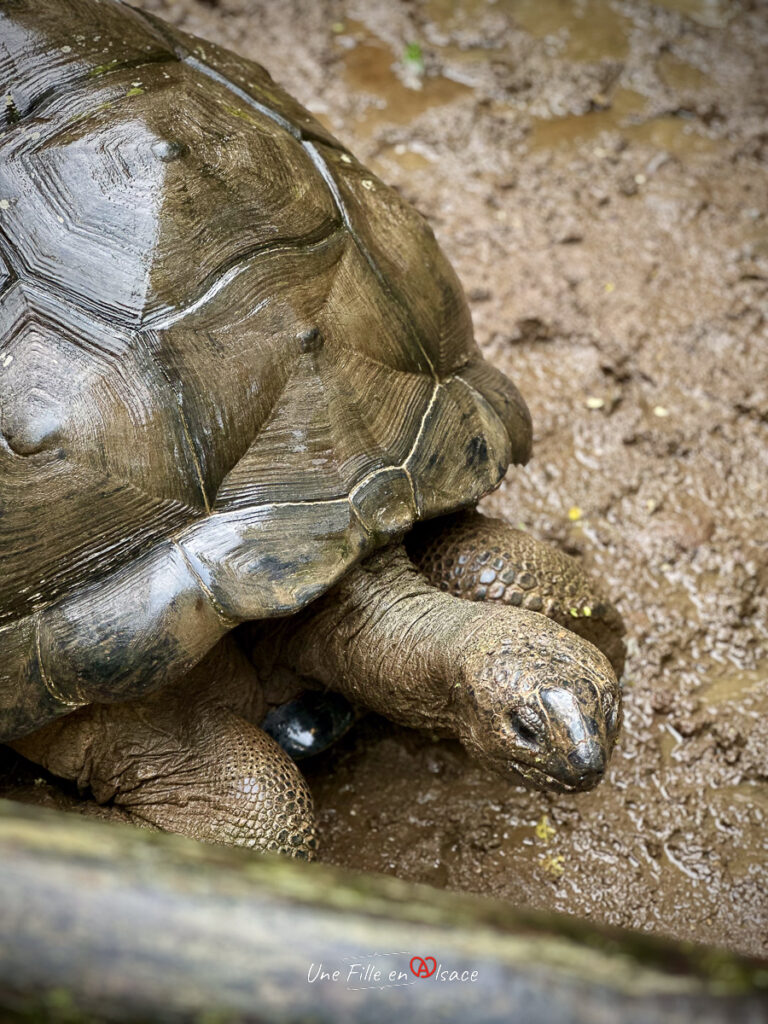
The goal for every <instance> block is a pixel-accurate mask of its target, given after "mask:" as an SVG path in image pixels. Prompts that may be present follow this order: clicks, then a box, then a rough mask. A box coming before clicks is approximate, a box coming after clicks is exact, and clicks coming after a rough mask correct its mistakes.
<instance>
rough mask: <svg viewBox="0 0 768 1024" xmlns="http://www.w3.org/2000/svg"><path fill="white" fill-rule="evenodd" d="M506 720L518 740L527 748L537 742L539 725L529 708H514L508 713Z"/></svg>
mask: <svg viewBox="0 0 768 1024" xmlns="http://www.w3.org/2000/svg"><path fill="white" fill-rule="evenodd" d="M506 720H507V724H508V725H509V726H510V728H511V729H512V731H513V732H514V733H515V734H516V735H517V737H518V739H519V740H521V741H522V742H523V743H525V744H526V745H527V746H534V745H535V744H536V743H537V742H538V738H539V737H538V729H537V726H538V725H539V723H538V721H536V719H535V716H534V715H533V713H532V712H531V711H530V709H529V708H514V709H512V710H511V711H508V712H507V714H506Z"/></svg>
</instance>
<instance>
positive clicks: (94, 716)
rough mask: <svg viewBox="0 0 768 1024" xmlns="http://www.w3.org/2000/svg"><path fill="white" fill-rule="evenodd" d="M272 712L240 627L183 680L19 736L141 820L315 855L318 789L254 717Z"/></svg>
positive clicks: (32, 750)
mask: <svg viewBox="0 0 768 1024" xmlns="http://www.w3.org/2000/svg"><path fill="white" fill-rule="evenodd" d="M263 712H264V702H263V697H262V691H261V686H260V684H259V679H258V676H257V675H256V672H255V670H254V668H253V666H252V665H250V663H249V662H248V661H247V659H246V658H245V657H244V656H243V654H242V653H241V652H240V650H239V648H238V646H237V644H236V642H235V640H234V639H233V638H232V637H231V636H230V637H225V638H224V640H222V641H221V642H220V643H219V644H217V646H216V647H215V648H214V649H213V651H211V653H210V654H209V655H208V656H207V657H206V658H205V659H204V660H203V661H202V662H201V663H200V664H199V665H198V666H197V667H196V668H195V669H194V670H193V671H192V672H190V673H189V674H188V675H187V676H186V677H185V678H184V679H183V680H181V681H180V682H179V683H176V684H174V685H172V686H169V687H166V688H165V689H164V690H162V691H160V692H158V693H154V694H152V695H151V696H149V697H144V698H142V699H140V700H136V701H127V702H125V703H121V704H93V705H91V706H90V707H87V708H83V709H81V710H79V711H75V712H74V713H73V714H71V715H68V716H67V717H65V718H62V719H59V720H57V721H56V722H52V723H51V724H49V725H47V726H45V727H44V728H42V729H40V730H38V731H37V732H35V733H32V734H31V735H29V736H25V737H23V738H22V739H19V740H16V741H15V742H14V743H13V744H12V745H13V747H14V748H15V749H16V750H17V751H18V752H19V753H20V754H22V755H24V756H25V757H28V758H29V759H30V760H32V761H35V762H37V763H38V764H41V765H42V766H43V767H44V768H46V769H48V770H49V771H51V772H52V773H53V774H55V775H59V776H62V777H64V778H67V779H72V780H74V781H76V782H77V783H78V785H79V786H80V787H81V788H83V789H85V788H86V787H90V789H91V791H92V792H93V795H94V796H95V798H96V800H97V801H98V802H99V803H101V804H104V803H107V802H108V801H109V802H111V803H112V804H113V805H115V806H118V807H120V808H122V809H123V810H124V811H128V813H129V814H130V816H131V818H132V819H133V820H135V821H136V823H137V824H144V825H149V826H153V827H156V828H160V829H163V830H164V831H168V832H178V833H180V834H182V835H186V836H190V837H191V838H194V839H199V840H203V841H205V842H212V843H224V844H226V845H231V846H246V847H251V848H254V849H257V850H273V851H275V852H279V853H284V854H288V855H290V856H293V857H300V858H307V859H311V858H312V857H313V855H314V849H315V828H314V817H313V812H312V799H311V796H310V794H309V790H308V788H307V785H306V783H305V782H304V779H303V778H302V776H301V773H300V772H299V770H298V768H297V767H296V765H295V764H294V763H293V762H292V761H291V759H290V758H289V757H288V756H287V754H285V753H284V752H283V751H282V750H281V749H280V747H279V746H278V745H277V743H275V741H274V740H273V739H272V738H271V737H269V736H267V734H266V733H265V732H263V731H262V730H261V729H260V728H258V726H256V725H254V724H253V722H258V721H260V720H261V717H262V715H263Z"/></svg>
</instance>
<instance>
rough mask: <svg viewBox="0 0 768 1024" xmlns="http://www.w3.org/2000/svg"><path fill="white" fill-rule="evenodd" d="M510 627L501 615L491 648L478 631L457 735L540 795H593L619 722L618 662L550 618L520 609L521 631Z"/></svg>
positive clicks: (466, 667) (461, 693)
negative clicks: (614, 664)
mask: <svg viewBox="0 0 768 1024" xmlns="http://www.w3.org/2000/svg"><path fill="white" fill-rule="evenodd" d="M499 620H501V621H499ZM499 627H501V629H500V628H499ZM503 627H504V623H503V618H502V617H501V616H499V617H498V619H497V620H496V621H494V622H492V623H489V629H488V630H487V631H485V632H484V639H485V642H483V640H482V639H481V638H480V637H478V636H477V634H476V635H475V636H474V637H473V642H472V644H471V645H467V647H466V648H465V649H466V650H467V651H468V654H467V656H466V657H465V658H464V659H463V662H462V665H461V669H460V671H461V674H462V676H463V679H462V680H461V682H460V685H459V686H457V687H455V688H454V693H455V694H456V699H457V700H458V701H459V707H458V708H456V709H455V710H456V717H455V721H456V723H457V727H458V732H459V738H460V739H461V741H462V743H463V744H464V746H465V747H467V749H468V750H469V752H470V753H471V754H472V755H473V757H474V758H475V759H476V760H478V761H479V762H481V763H482V764H484V765H486V766H487V767H490V768H492V769H493V770H494V771H496V772H500V773H502V774H505V775H513V776H522V778H523V779H524V780H525V782H526V783H527V784H528V785H530V786H532V787H534V788H536V789H551V790H555V791H558V792H576V791H582V790H587V789H592V788H593V787H594V786H596V785H597V783H598V782H599V781H600V780H601V779H602V777H603V775H604V773H605V768H606V765H607V763H608V760H609V758H610V755H611V752H612V750H613V747H614V745H615V742H616V737H617V735H618V731H619V727H620V723H621V694H620V690H619V684H618V682H617V680H616V676H615V675H614V672H613V669H612V668H611V665H610V663H609V662H608V660H607V658H606V657H605V656H604V655H603V654H602V653H601V652H600V651H598V649H597V648H596V647H593V646H592V644H590V643H588V642H587V641H586V640H583V639H582V638H581V637H579V636H577V635H576V634H575V633H572V632H570V631H569V630H567V629H564V628H562V627H561V626H558V625H557V624H556V623H555V622H552V621H551V620H550V619H547V618H545V617H544V616H543V615H537V614H535V613H531V612H519V611H518V612H517V614H516V618H515V629H514V632H512V631H511V630H509V629H504V628H503ZM478 641H480V642H478Z"/></svg>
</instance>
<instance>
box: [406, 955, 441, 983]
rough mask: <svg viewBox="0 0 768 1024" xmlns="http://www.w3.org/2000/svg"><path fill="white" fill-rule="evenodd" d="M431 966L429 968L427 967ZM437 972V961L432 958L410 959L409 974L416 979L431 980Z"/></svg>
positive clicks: (415, 957)
mask: <svg viewBox="0 0 768 1024" xmlns="http://www.w3.org/2000/svg"><path fill="white" fill-rule="evenodd" d="M430 964H431V965H432V966H431V967H430V966H429V965H430ZM436 970H437V960H435V958H434V957H433V956H428V957H423V956H413V957H411V974H413V975H415V976H416V977H417V978H431V977H432V975H433V974H434V973H435V971H436Z"/></svg>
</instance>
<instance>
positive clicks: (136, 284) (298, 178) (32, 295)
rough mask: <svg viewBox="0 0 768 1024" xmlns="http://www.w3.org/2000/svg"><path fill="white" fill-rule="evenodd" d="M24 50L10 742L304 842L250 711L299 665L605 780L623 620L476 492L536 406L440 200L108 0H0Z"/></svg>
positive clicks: (281, 95)
mask: <svg viewBox="0 0 768 1024" xmlns="http://www.w3.org/2000/svg"><path fill="white" fill-rule="evenodd" d="M0 71H1V74H2V81H3V82H4V83H5V85H4V87H3V88H4V90H5V99H4V104H3V107H2V110H0V117H1V118H2V120H3V125H2V129H3V133H2V138H1V139H0V282H1V284H0V429H1V433H0V561H1V565H2V580H3V586H2V594H0V739H2V740H4V741H6V742H11V743H12V744H13V746H14V747H15V748H16V749H17V750H18V751H20V752H21V753H23V754H25V755H26V756H27V757H29V758H31V759H32V760H34V761H37V762H38V763H40V764H42V765H44V766H45V767H47V768H48V769H49V770H50V771H52V772H53V773H56V774H58V775H60V776H63V777H66V778H69V779H73V780H76V781H77V783H78V784H79V785H80V786H81V787H83V789H88V788H89V789H90V791H91V792H92V793H93V795H95V797H96V798H97V800H99V801H100V802H102V803H108V802H112V803H114V804H116V805H119V806H120V807H121V808H122V809H123V810H124V811H127V812H129V813H130V814H131V815H132V816H133V817H134V818H135V819H136V820H137V821H140V822H143V823H145V824H150V825H153V826H155V827H159V828H166V829H170V830H176V831H179V832H184V833H187V834H189V835H193V836H197V837H198V838H201V839H204V840H209V841H220V842H226V843H233V844H239V845H246V846H255V847H259V848H269V849H279V850H282V851H286V852H290V853H293V854H294V855H299V856H302V855H303V856H307V855H309V854H311V851H312V848H313V845H314V833H313V820H312V811H311V804H310V800H309V796H308V792H307V789H306V786H305V784H304V782H303V780H302V777H301V775H300V773H299V770H298V769H297V767H296V765H295V763H294V762H293V760H291V759H290V758H289V757H288V756H287V755H286V753H285V752H284V751H283V750H282V749H281V747H280V746H279V745H278V744H277V743H276V742H275V740H274V739H272V738H271V737H270V736H269V735H268V734H267V732H265V731H264V730H263V729H262V728H260V724H261V723H262V721H263V720H264V717H265V715H266V714H267V713H268V711H269V709H274V708H276V707H280V706H284V705H285V702H286V701H287V700H288V699H289V698H290V697H292V696H295V694H296V693H297V692H299V691H303V690H307V689H309V690H310V691H311V690H312V688H318V689H320V690H328V691H334V692H338V693H340V694H342V695H344V696H345V697H346V698H348V699H349V700H350V701H351V702H352V704H353V705H354V706H356V707H364V708H369V709H374V710H376V711H378V712H380V713H382V714H384V715H386V716H388V717H389V718H391V719H393V720H395V721H397V722H400V723H403V724H405V725H408V726H415V727H424V728H428V729H429V730H432V731H433V732H436V733H438V734H443V735H450V736H457V737H459V738H460V739H461V740H462V742H463V743H464V744H465V746H466V747H467V748H468V750H469V751H470V752H471V754H472V755H474V756H475V757H476V758H477V759H478V760H479V761H481V762H482V763H484V764H486V765H488V766H490V767H492V768H493V769H495V770H498V771H501V772H504V773H507V774H509V775H510V777H512V778H515V779H517V780H518V781H519V779H520V778H523V779H524V780H526V781H528V782H529V783H531V784H533V785H535V786H541V787H552V788H556V789H564V790H579V789H587V788H589V787H591V786H593V785H594V784H595V783H596V782H597V781H598V780H599V779H600V777H601V776H602V774H603V772H604V768H605V764H606V761H607V759H608V757H609V755H610V752H611V750H612V747H613V745H614V742H615V739H616V735H617V731H618V729H619V720H620V695H619V688H618V684H617V680H616V675H615V674H614V668H615V669H619V670H620V667H621V661H622V657H623V645H622V640H621V624H620V620H619V619H618V616H617V614H616V612H615V611H614V609H613V608H612V606H611V605H610V604H609V603H608V602H607V601H605V600H603V599H602V598H601V597H600V594H599V592H598V591H597V590H596V588H595V586H594V585H593V584H592V583H591V582H590V581H589V580H588V579H587V578H586V576H585V575H584V574H583V573H582V572H581V570H580V569H579V567H578V566H577V565H576V563H574V562H572V561H570V560H569V559H567V558H566V557H565V556H564V555H561V554H560V553H558V552H556V551H554V550H551V549H550V548H548V547H547V546H545V545H543V544H541V543H539V542H537V541H534V540H532V539H531V538H529V537H527V536H526V535H524V534H522V533H519V532H518V531H515V530H512V529H511V528H510V527H509V526H507V525H505V524H503V523H497V522H494V521H491V520H488V519H485V518H484V517H482V516H480V515H479V514H478V513H475V512H473V511H471V510H472V508H473V507H474V505H475V504H476V502H477V501H478V499H479V498H480V497H481V496H482V495H484V494H486V493H487V492H488V491H490V490H492V489H493V488H494V487H496V486H497V485H498V483H499V481H500V480H501V478H502V476H503V475H504V473H505V472H506V470H507V467H508V465H509V464H510V463H523V462H525V461H526V460H527V459H528V457H529V454H530V447H531V423H530V417H529V414H528V410H527V408H526V405H525V403H524V401H523V399H522V398H521V396H520V394H519V393H518V391H517V389H516V388H515V386H514V385H513V384H512V383H511V382H510V381H509V380H508V379H507V378H506V377H505V376H504V375H503V374H502V373H500V372H499V371H497V370H496V369H494V368H493V367H492V366H490V365H489V364H488V363H487V362H486V361H485V360H484V359H483V357H482V356H481V354H480V352H479V350H478V348H477V345H476V343H475V341H474V339H473V333H472V326H471V320H470V314H469V310H468V307H467V303H466V301H465V298H464V296H463V293H462V290H461V287H460V285H459V283H458V281H457V279H456V277H455V275H454V273H453V271H452V270H451V267H450V266H449V265H448V263H447V261H446V259H445V258H444V256H443V255H442V253H441V252H440V249H439V248H438V246H437V243H436V241H435V238H434V235H433V233H432V231H431V230H430V228H429V226H428V224H427V223H426V222H425V220H424V219H423V218H422V217H421V216H420V215H419V214H418V213H417V212H416V211H415V210H414V209H413V208H412V207H411V206H409V205H408V204H407V203H406V202H404V201H403V200H402V199H401V198H400V197H399V196H398V194H397V193H396V192H395V191H393V190H392V189H390V188H388V187H387V186H385V185H384V184H383V183H382V182H381V181H380V180H379V179H378V178H377V177H376V176H375V175H373V174H372V173H371V172H370V171H368V170H366V168H364V167H363V166H361V165H360V164H359V163H358V162H357V160H356V159H355V158H354V157H353V156H352V155H351V154H350V153H349V152H348V150H347V149H346V148H345V147H344V146H343V145H341V144H340V143H339V142H338V141H337V140H336V139H334V138H333V137H332V136H331V135H330V134H329V133H328V131H326V129H325V128H324V127H323V126H322V125H321V124H320V123H318V121H317V120H315V119H314V118H313V117H312V116H310V114H308V113H307V111H306V110H304V109H303V108H302V107H301V106H299V104H298V103H296V102H295V101H294V100H293V99H291V98H290V97H289V96H288V95H287V94H286V93H285V92H284V91H283V90H282V89H281V88H280V87H279V86H278V85H276V84H275V83H274V81H273V80H272V79H271V78H270V76H269V75H268V74H267V72H266V71H265V70H264V69H263V68H261V67H259V66H258V65H256V64H253V63H250V62H249V61H246V60H243V59H242V58H240V57H238V56H236V55H235V54H233V53H230V52H228V51H226V50H223V49H220V48H219V47H217V46H214V45H212V44H209V43H204V42H201V41H200V40H197V39H195V38H193V37H190V36H187V35H185V34H184V33H183V32H180V31H176V30H174V29H172V28H170V27H169V26H168V25H166V24H164V23H163V22H162V21H160V20H158V19H157V18H154V17H152V16H150V15H148V14H145V13H141V12H139V11H136V10H134V9H132V8H130V7H128V6H126V5H124V4H122V3H119V2H117V0H10V2H5V3H3V4H2V6H0ZM467 510H469V511H467ZM435 517H443V518H442V519H436V518H435ZM446 517H447V518H446ZM430 519H434V520H435V522H432V523H427V522H424V521H425V520H430ZM242 623H256V625H255V626H250V627H248V628H249V629H250V633H249V634H248V635H247V636H244V635H242V631H241V635H240V636H239V638H238V637H237V631H235V632H233V631H234V630H235V627H237V626H239V625H240V624H242ZM566 627H570V628H566ZM244 628H245V627H244ZM579 634H583V635H579ZM585 637H588V638H591V640H593V641H594V642H595V643H597V644H599V645H600V646H601V647H602V648H603V651H604V652H605V653H601V651H600V650H598V648H597V647H596V646H595V645H594V643H592V642H590V640H589V639H585ZM606 655H607V656H608V657H606ZM609 659H610V660H609ZM610 662H612V663H613V668H612V665H611V663H610Z"/></svg>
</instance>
